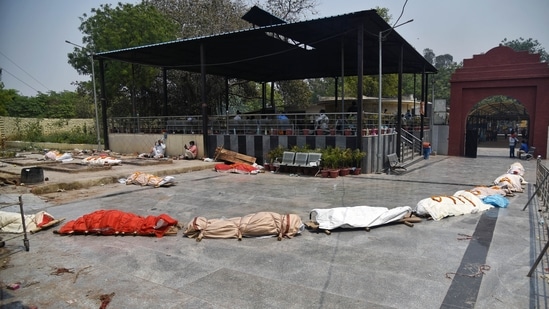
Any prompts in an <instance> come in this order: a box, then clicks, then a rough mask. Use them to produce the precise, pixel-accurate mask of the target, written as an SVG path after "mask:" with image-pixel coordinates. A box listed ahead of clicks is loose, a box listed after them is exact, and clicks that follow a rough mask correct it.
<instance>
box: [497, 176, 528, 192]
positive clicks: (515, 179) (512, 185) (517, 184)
mask: <svg viewBox="0 0 549 309" xmlns="http://www.w3.org/2000/svg"><path fill="white" fill-rule="evenodd" d="M526 183H527V182H526V181H525V180H524V178H523V177H522V176H520V175H518V174H503V175H501V176H499V177H497V178H496V179H495V180H494V184H495V185H497V186H500V187H504V188H507V189H509V190H511V191H512V192H519V193H520V192H524V189H523V188H522V185H523V184H526Z"/></svg>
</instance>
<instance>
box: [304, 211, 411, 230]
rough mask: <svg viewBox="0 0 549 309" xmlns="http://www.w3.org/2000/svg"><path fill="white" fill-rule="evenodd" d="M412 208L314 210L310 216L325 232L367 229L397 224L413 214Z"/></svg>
mask: <svg viewBox="0 0 549 309" xmlns="http://www.w3.org/2000/svg"><path fill="white" fill-rule="evenodd" d="M411 212H412V208H411V207H410V206H399V207H395V208H391V209H389V208H386V207H373V206H353V207H335V208H328V209H313V210H311V213H310V216H311V219H313V220H314V221H315V222H316V223H318V227H319V228H320V229H323V230H333V229H335V228H365V227H374V226H378V225H383V224H387V223H390V222H396V221H398V220H400V219H403V218H404V217H405V216H407V215H409V214H411Z"/></svg>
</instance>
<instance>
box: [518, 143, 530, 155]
mask: <svg viewBox="0 0 549 309" xmlns="http://www.w3.org/2000/svg"><path fill="white" fill-rule="evenodd" d="M525 154H528V143H527V142H526V140H522V143H521V144H520V148H519V151H518V157H519V159H522V155H525Z"/></svg>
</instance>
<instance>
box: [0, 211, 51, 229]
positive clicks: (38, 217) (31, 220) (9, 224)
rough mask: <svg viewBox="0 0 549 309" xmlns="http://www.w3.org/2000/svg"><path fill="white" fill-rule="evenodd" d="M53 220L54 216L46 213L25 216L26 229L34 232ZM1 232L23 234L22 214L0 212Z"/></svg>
mask: <svg viewBox="0 0 549 309" xmlns="http://www.w3.org/2000/svg"><path fill="white" fill-rule="evenodd" d="M53 220H54V218H53V216H52V215H50V214H49V213H47V212H45V211H39V212H37V213H36V214H32V215H25V229H26V230H27V231H32V230H35V229H37V228H39V227H41V226H43V225H45V224H47V223H49V222H51V221H53ZM0 231H1V232H4V233H23V218H21V214H20V213H16V212H7V211H0Z"/></svg>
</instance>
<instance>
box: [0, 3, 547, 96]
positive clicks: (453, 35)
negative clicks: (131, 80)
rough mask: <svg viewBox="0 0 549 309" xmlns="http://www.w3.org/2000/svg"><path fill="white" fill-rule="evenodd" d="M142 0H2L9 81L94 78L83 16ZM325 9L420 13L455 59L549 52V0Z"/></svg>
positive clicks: (419, 37) (17, 85) (29, 84)
mask: <svg viewBox="0 0 549 309" xmlns="http://www.w3.org/2000/svg"><path fill="white" fill-rule="evenodd" d="M118 2H123V3H126V2H130V3H138V2H139V0H131V1H128V0H119V1H107V0H85V1H83V0H48V1H44V0H0V67H1V68H2V69H3V74H2V82H3V83H4V86H5V87H4V88H5V89H16V90H17V91H18V92H19V94H21V95H24V96H35V95H36V94H37V92H43V93H47V92H49V91H56V92H61V91H64V90H69V91H72V90H75V89H76V87H75V85H73V83H74V82H75V81H84V80H89V79H90V76H89V75H88V76H87V75H79V74H78V73H77V72H76V70H75V69H74V68H73V67H71V66H70V65H69V64H68V62H67V61H68V57H67V54H68V53H71V52H72V51H73V48H74V46H72V45H70V44H67V43H65V40H68V41H71V42H73V43H76V44H79V45H81V44H82V33H81V32H80V31H79V30H78V27H79V26H80V20H79V17H81V16H82V15H83V14H85V13H86V14H89V13H90V11H91V9H92V8H97V7H99V6H100V4H105V3H111V4H113V5H114V6H116V3H118ZM317 2H318V3H319V6H317V11H318V14H317V15H311V16H310V18H309V19H316V18H321V17H329V16H336V15H341V14H346V13H352V12H357V11H363V10H369V9H373V8H375V7H385V8H388V9H389V14H390V15H391V16H392V23H393V22H395V21H396V20H397V19H398V18H399V16H400V15H401V13H402V12H403V13H402V16H401V17H400V22H399V23H401V22H406V21H408V20H410V19H413V20H414V21H413V22H411V23H407V24H406V25H402V26H401V27H398V28H397V29H396V31H397V32H398V33H399V34H400V35H401V36H402V37H403V38H404V39H405V40H407V41H408V42H409V43H410V44H411V45H412V46H413V47H414V48H415V49H416V50H417V51H418V52H419V53H420V54H423V50H424V49H425V48H430V49H431V50H433V52H434V53H435V55H443V54H450V55H452V56H453V58H454V61H455V62H458V63H459V62H461V61H463V59H469V58H472V57H473V56H474V55H478V54H484V53H486V52H488V51H489V50H490V49H492V48H494V47H497V46H498V45H499V44H500V43H501V41H502V40H503V39H505V38H507V39H508V40H515V39H519V38H521V37H522V38H525V39H528V38H532V39H535V40H538V42H539V43H540V44H541V46H542V47H543V48H545V50H546V51H548V52H549V31H547V29H549V18H547V12H549V0H408V1H406V0H377V1H372V0H317Z"/></svg>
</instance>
